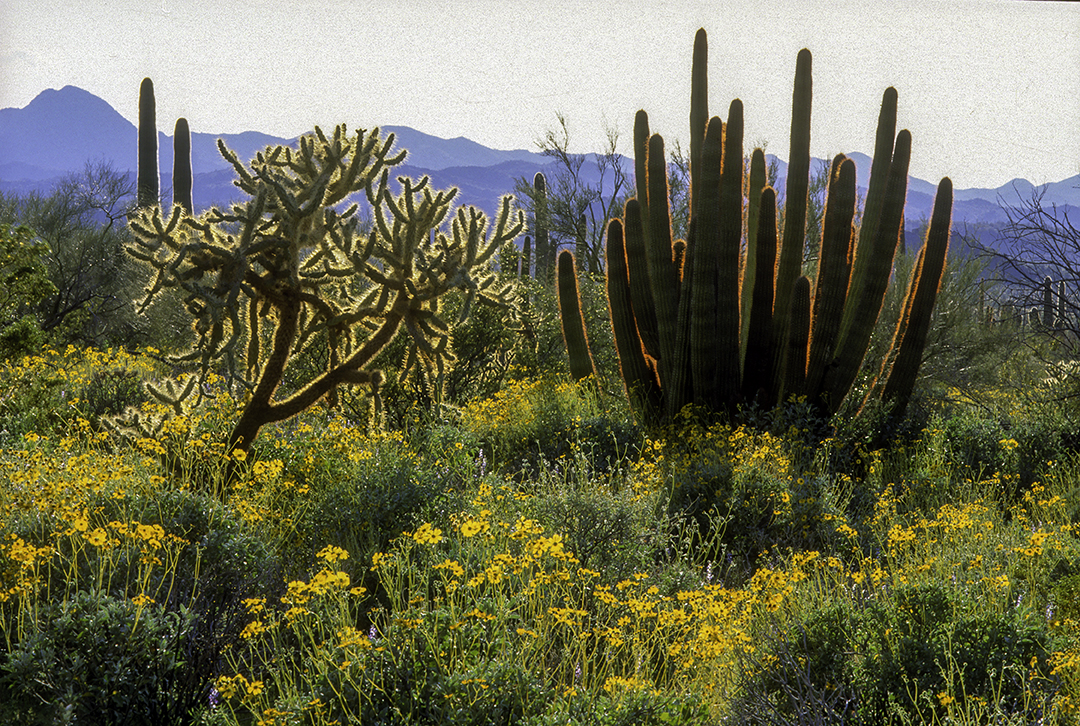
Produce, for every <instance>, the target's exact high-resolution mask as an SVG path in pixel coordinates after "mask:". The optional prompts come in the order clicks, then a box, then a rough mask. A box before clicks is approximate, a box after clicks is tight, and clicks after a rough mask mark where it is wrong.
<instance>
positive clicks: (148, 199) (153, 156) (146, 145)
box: [136, 78, 161, 207]
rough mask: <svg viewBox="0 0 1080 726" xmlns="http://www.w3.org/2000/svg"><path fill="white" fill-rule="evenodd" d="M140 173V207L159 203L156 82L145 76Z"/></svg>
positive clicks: (143, 83) (141, 104)
mask: <svg viewBox="0 0 1080 726" xmlns="http://www.w3.org/2000/svg"><path fill="white" fill-rule="evenodd" d="M138 169H139V173H138V180H137V182H136V190H137V192H136V200H137V203H138V205H139V207H153V206H156V205H157V204H158V193H159V189H160V185H161V181H160V179H159V176H158V140H157V103H156V101H155V100H154V82H153V81H152V80H150V79H149V78H144V79H143V81H142V85H141V86H139V165H138Z"/></svg>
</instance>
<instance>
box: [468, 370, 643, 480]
mask: <svg viewBox="0 0 1080 726" xmlns="http://www.w3.org/2000/svg"><path fill="white" fill-rule="evenodd" d="M458 425H459V426H460V427H461V428H462V429H464V430H465V432H466V433H467V434H468V435H470V436H472V437H474V438H475V439H476V440H478V441H479V442H481V444H482V445H483V446H484V448H485V450H486V451H489V452H490V457H491V461H492V462H493V465H494V466H495V468H496V470H498V471H501V472H505V473H506V474H508V475H512V476H514V477H516V478H518V479H519V480H524V479H527V478H530V477H535V476H536V475H537V474H538V472H539V471H540V470H541V469H542V468H543V466H545V462H547V463H551V462H555V461H558V460H560V459H562V460H566V461H568V460H570V459H571V458H572V457H571V452H572V450H573V449H574V447H575V446H577V447H578V448H579V449H582V450H584V451H585V452H586V455H587V458H588V460H589V461H590V463H591V465H592V466H593V467H594V468H595V469H597V470H607V469H610V468H612V467H614V466H616V465H618V463H619V462H620V461H622V460H623V459H624V458H625V457H626V456H627V454H628V453H632V452H633V451H634V450H636V449H638V448H639V447H640V445H641V442H642V437H643V433H644V432H643V430H642V429H641V428H640V427H639V426H638V425H637V424H636V423H635V422H634V420H633V417H632V416H631V414H630V410H629V407H628V406H627V404H626V402H625V401H624V400H622V399H615V400H613V399H611V398H607V397H603V396H601V395H600V394H598V393H597V391H596V388H595V382H591V381H584V382H580V383H569V382H565V381H555V380H552V379H540V380H533V381H520V382H516V383H514V384H512V385H510V386H508V387H507V388H505V389H503V390H502V391H500V392H499V393H498V394H496V395H495V396H492V397H491V398H488V399H485V400H482V401H473V402H471V403H469V404H468V405H466V406H464V407H463V408H462V410H461V414H460V417H459V420H458Z"/></svg>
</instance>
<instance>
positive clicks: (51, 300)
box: [0, 164, 176, 347]
mask: <svg viewBox="0 0 1080 726" xmlns="http://www.w3.org/2000/svg"><path fill="white" fill-rule="evenodd" d="M133 191H134V189H133V184H132V182H131V180H130V179H129V178H128V177H127V176H126V175H124V174H120V173H119V172H117V171H115V170H114V169H112V168H111V167H109V166H108V165H105V164H97V165H94V164H87V166H86V168H85V169H84V170H83V171H82V172H79V173H74V174H71V175H69V176H68V177H66V178H64V179H62V180H61V181H60V182H59V183H57V184H56V186H55V187H54V188H53V189H52V191H51V192H50V193H48V194H41V193H38V192H31V193H28V194H25V195H22V196H4V195H0V223H3V224H19V225H26V226H27V227H30V228H31V229H33V231H34V235H35V239H37V240H38V242H36V243H35V244H40V247H38V250H39V259H40V261H41V263H42V264H43V265H44V268H45V271H46V274H47V283H48V285H49V287H48V294H43V295H39V296H36V297H35V300H34V303H33V304H32V305H29V306H24V308H23V309H22V311H21V312H20V313H19V316H21V315H24V314H26V313H30V314H32V315H33V316H34V318H35V319H36V321H37V325H38V327H39V328H40V329H41V330H43V331H45V332H46V333H47V334H48V338H49V342H51V343H53V344H55V345H66V344H68V343H79V344H81V345H87V344H89V345H97V346H101V347H106V346H109V345H130V344H132V343H137V342H147V340H148V339H150V338H154V340H153V342H154V343H155V344H157V345H163V344H164V343H166V342H171V339H174V338H175V337H176V334H175V331H174V330H172V328H173V327H174V326H173V324H172V323H171V322H170V313H171V311H170V310H168V309H167V308H164V309H159V310H156V311H155V315H154V316H153V317H151V318H148V319H146V320H144V321H141V322H140V321H137V320H136V318H135V316H134V310H133V309H132V306H131V300H132V298H133V297H134V296H135V290H136V286H135V282H134V277H135V276H134V274H133V269H132V268H133V266H132V264H131V261H130V260H128V259H127V258H126V257H125V256H124V254H123V246H124V244H125V243H127V241H128V239H129V236H128V233H127V228H126V224H125V219H126V217H127V214H128V212H129V211H130V210H131V205H132V196H133ZM6 314H7V311H3V314H0V325H2V324H3V323H5V322H10V321H5V320H3V318H4V316H5V315H6Z"/></svg>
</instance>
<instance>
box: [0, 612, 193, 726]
mask: <svg viewBox="0 0 1080 726" xmlns="http://www.w3.org/2000/svg"><path fill="white" fill-rule="evenodd" d="M38 622H39V623H40V626H39V627H40V630H38V631H36V632H35V633H33V634H32V635H31V636H29V637H27V638H24V639H23V640H22V641H20V642H19V644H18V645H17V646H16V647H15V648H13V649H12V650H11V651H10V652H8V653H5V654H3V658H2V662H0V672H2V676H0V718H3V720H4V723H11V724H50V723H65V722H75V723H87V724H101V726H105V725H106V724H108V725H110V726H111V725H112V724H132V725H133V726H134V725H135V724H145V723H155V724H184V723H187V718H188V713H187V709H189V708H191V707H192V706H194V705H195V704H193V703H177V694H176V693H175V692H174V691H173V687H174V684H175V683H177V682H179V681H181V680H182V679H183V675H184V672H185V670H186V669H187V668H188V667H189V664H188V663H187V662H186V660H185V659H186V653H185V636H186V633H187V631H188V629H189V628H190V626H191V614H190V613H189V612H187V611H184V610H178V611H173V612H165V611H164V610H163V609H162V608H160V607H158V606H154V605H151V606H149V607H141V606H138V605H136V604H135V603H133V602H132V601H131V600H125V599H116V598H112V597H109V596H95V595H92V594H89V593H85V592H78V593H76V594H74V595H72V596H71V597H69V598H66V599H65V600H63V601H61V602H59V603H55V604H48V605H46V607H45V608H44V610H43V612H41V613H40V614H39V616H38Z"/></svg>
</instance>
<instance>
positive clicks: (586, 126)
mask: <svg viewBox="0 0 1080 726" xmlns="http://www.w3.org/2000/svg"><path fill="white" fill-rule="evenodd" d="M699 27H704V28H705V29H706V30H707V31H708V33H709V86H710V88H709V96H710V104H711V107H710V113H712V114H716V115H722V116H726V115H727V106H728V104H729V102H730V101H731V99H732V98H736V97H738V98H741V99H742V100H743V102H744V104H745V107H746V140H747V143H748V145H749V144H757V143H760V142H768V149H769V151H770V152H773V153H777V154H779V155H780V156H781V157H785V158H786V156H787V144H788V141H787V139H788V130H789V126H790V114H791V109H790V104H791V91H792V80H793V76H794V69H795V56H796V53H797V52H798V51H799V49H800V48H803V47H807V48H809V49H810V50H811V51H812V52H813V54H814V108H813V130H812V152H813V153H814V155H815V156H820V157H827V156H831V155H833V154H835V153H837V152H840V151H862V152H864V153H872V150H873V139H874V125H875V123H876V120H877V113H878V108H879V106H880V102H881V93H882V91H883V90H884V89H885V87H886V86H889V85H893V86H895V87H896V88H897V90H898V92H899V98H900V105H899V109H900V110H899V124H900V127H906V128H909V129H911V132H912V135H913V138H914V144H913V152H912V161H911V172H912V174H914V175H915V176H918V177H921V178H924V179H928V180H930V181H937V179H939V178H940V177H942V176H945V175H948V176H951V177H952V178H953V181H954V183H955V184H956V185H957V186H958V187H959V188H966V187H975V186H989V187H996V186H998V185H1000V184H1003V183H1005V182H1007V181H1009V180H1010V179H1013V178H1016V177H1023V178H1027V179H1029V180H1031V181H1033V182H1035V183H1043V182H1048V181H1060V180H1062V179H1065V178H1068V177H1071V176H1073V175H1075V174H1077V173H1080V3H1070V2H1032V1H1025V0H966V1H964V2H931V1H929V0H922V1H918V2H914V1H912V2H903V1H900V0H894V1H889V2H882V1H881V0H826V1H824V2H807V1H806V0H770V1H769V2H761V1H760V0H729V1H728V2H716V1H712V0H673V1H672V2H648V1H647V0H638V1H637V2H623V1H621V0H620V1H617V2H602V1H600V0H594V1H593V2H588V3H583V2H574V1H572V0H549V1H548V2H542V1H541V0H475V1H465V0H367V1H366V2H356V1H355V0H314V1H313V0H284V1H282V0H236V1H228V0H225V1H221V0H219V1H216V2H198V1H196V0H108V1H107V2H106V1H103V0H101V1H95V0H67V2H64V3H56V2H44V3H43V2H39V1H38V0H3V2H0V108H4V107H22V106H25V105H26V104H28V103H29V102H30V101H31V100H32V99H33V98H34V96H36V95H37V94H38V93H39V92H41V91H42V90H44V89H46V88H60V87H62V86H65V85H68V84H72V85H76V86H79V87H81V88H84V89H86V90H88V91H90V92H92V93H94V94H96V95H98V96H100V97H102V98H104V99H105V100H106V101H108V102H109V103H110V104H111V105H112V106H113V107H114V108H116V109H117V110H118V111H119V112H120V113H121V114H123V115H124V116H126V117H127V118H129V119H132V120H134V119H135V118H136V113H137V101H138V89H139V82H140V81H141V80H142V78H143V77H144V76H150V77H151V78H153V80H154V85H155V88H156V95H157V108H158V124H159V127H161V128H162V129H163V130H165V131H166V132H169V131H171V125H172V121H173V120H175V119H176V118H177V117H178V116H185V117H187V119H188V120H189V122H190V124H191V128H192V130H193V131H206V132H211V133H233V132H240V131H247V130H259V131H264V132H267V133H272V134H276V135H281V136H295V135H297V134H300V133H302V132H304V131H308V130H310V129H311V128H312V126H313V125H315V124H320V125H324V126H331V125H333V124H335V123H338V122H342V121H345V122H347V123H349V125H350V126H351V127H354V128H355V127H358V126H359V127H364V128H369V127H371V126H374V125H405V126H411V127H413V128H416V129H418V130H420V131H423V132H426V133H429V134H434V135H436V136H441V137H446V138H450V137H455V136H466V137H468V138H471V139H473V140H475V141H478V142H480V143H483V144H485V145H487V146H491V147H494V148H501V149H514V148H526V149H535V146H534V142H535V140H536V139H537V138H539V137H540V136H541V135H542V134H543V132H544V131H545V129H547V128H550V127H552V126H554V124H555V123H556V119H555V114H556V112H557V111H561V112H562V113H564V114H565V115H566V117H567V119H568V121H569V124H570V130H571V135H572V141H573V145H574V147H576V148H575V150H577V151H590V150H596V149H597V148H599V147H600V146H601V145H602V144H603V140H604V127H605V124H607V125H609V126H612V127H615V128H617V129H618V130H619V132H620V134H621V139H622V143H621V147H620V150H621V151H623V152H624V153H628V154H630V153H632V132H633V119H634V113H635V111H637V109H639V108H644V109H646V110H647V111H648V112H649V115H650V119H651V126H652V130H653V131H659V132H661V133H663V134H664V135H665V138H667V139H668V140H669V143H670V142H671V141H672V140H673V139H675V138H680V139H682V140H683V142H684V143H685V139H686V135H687V126H688V121H687V118H688V114H689V103H690V98H689V86H690V58H691V51H692V47H693V38H694V33H695V31H696V30H697V29H698V28H699Z"/></svg>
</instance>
